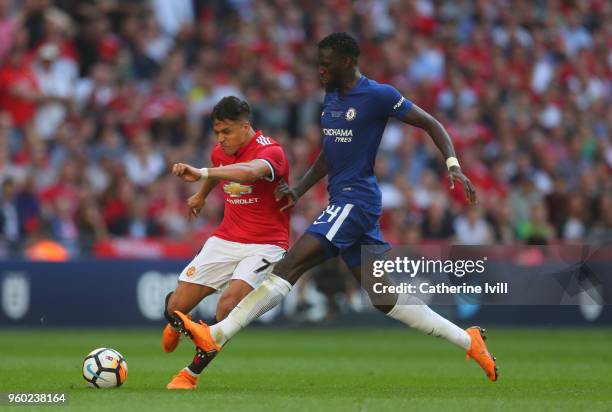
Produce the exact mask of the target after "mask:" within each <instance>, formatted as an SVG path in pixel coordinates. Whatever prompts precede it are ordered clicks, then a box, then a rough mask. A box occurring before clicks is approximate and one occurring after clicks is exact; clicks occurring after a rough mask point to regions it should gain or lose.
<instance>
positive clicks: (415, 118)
mask: <svg viewBox="0 0 612 412" xmlns="http://www.w3.org/2000/svg"><path fill="white" fill-rule="evenodd" d="M399 120H401V121H402V122H404V123H406V124H409V125H411V126H415V127H418V128H420V129H423V130H425V131H426V132H427V134H428V135H429V136H430V137H431V139H432V140H433V141H434V143H435V144H436V146H437V147H438V149H439V150H440V152H442V155H443V156H444V159H446V166H447V167H448V183H449V186H450V188H451V189H453V188H454V187H455V182H460V183H461V184H462V185H463V187H464V189H465V196H466V197H467V199H468V201H469V202H470V203H476V190H475V189H474V185H472V182H470V179H468V178H467V177H466V176H465V175H464V174H463V172H462V171H461V167H460V166H459V161H458V160H457V156H456V155H455V148H454V147H453V142H452V141H451V139H450V137H449V136H448V133H447V132H446V129H445V128H444V126H442V124H441V123H440V122H439V121H438V120H436V118H435V117H433V116H432V115H430V114H429V113H427V112H426V111H425V110H423V109H421V108H420V107H419V106H417V105H416V104H413V106H412V109H410V110H409V111H408V112H407V113H406V114H405V115H404V116H403V117H401V118H400V119H399Z"/></svg>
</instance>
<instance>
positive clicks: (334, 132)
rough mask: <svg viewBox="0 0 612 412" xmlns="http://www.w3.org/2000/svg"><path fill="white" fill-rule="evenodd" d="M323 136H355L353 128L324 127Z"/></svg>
mask: <svg viewBox="0 0 612 412" xmlns="http://www.w3.org/2000/svg"><path fill="white" fill-rule="evenodd" d="M322 130H323V136H331V137H353V130H352V129H322Z"/></svg>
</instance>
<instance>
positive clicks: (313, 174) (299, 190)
mask: <svg viewBox="0 0 612 412" xmlns="http://www.w3.org/2000/svg"><path fill="white" fill-rule="evenodd" d="M326 175H327V162H326V161H325V155H324V154H323V151H321V153H320V154H319V156H318V157H317V160H315V162H314V163H313V165H312V166H310V169H308V170H307V171H306V173H305V174H304V176H303V177H302V178H301V179H300V181H299V182H298V184H297V185H296V186H295V187H294V188H291V187H289V185H287V183H286V182H285V181H284V180H283V181H281V182H280V184H279V185H278V187H277V188H276V190H275V191H274V197H275V198H276V201H277V202H278V201H280V200H281V199H282V198H284V197H288V198H289V202H288V203H287V204H286V205H285V206H283V207H282V208H281V211H284V210H287V209H289V208H291V207H293V206H294V205H295V202H296V201H297V200H298V199H299V198H300V197H302V195H303V194H304V193H306V192H307V191H308V190H309V189H310V188H311V187H312V186H314V185H315V183H317V182H318V181H319V180H321V179H323V178H324V177H325V176H326Z"/></svg>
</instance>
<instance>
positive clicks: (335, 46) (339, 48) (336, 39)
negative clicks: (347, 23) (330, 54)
mask: <svg viewBox="0 0 612 412" xmlns="http://www.w3.org/2000/svg"><path fill="white" fill-rule="evenodd" d="M319 49H332V50H333V51H334V53H338V54H342V55H344V56H350V57H353V58H355V59H357V58H358V57H359V53H360V50H359V44H357V40H355V38H354V37H353V36H351V35H350V34H348V33H346V32H341V33H332V34H330V35H329V36H327V37H325V38H324V39H323V40H321V41H320V42H319Z"/></svg>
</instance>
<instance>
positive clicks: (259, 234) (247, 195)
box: [210, 130, 290, 249]
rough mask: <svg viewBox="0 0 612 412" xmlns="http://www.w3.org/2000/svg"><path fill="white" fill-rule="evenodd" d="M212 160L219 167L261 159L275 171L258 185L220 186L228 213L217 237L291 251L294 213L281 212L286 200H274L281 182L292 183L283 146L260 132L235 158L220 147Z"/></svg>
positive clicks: (215, 234)
mask: <svg viewBox="0 0 612 412" xmlns="http://www.w3.org/2000/svg"><path fill="white" fill-rule="evenodd" d="M210 157H211V160H212V164H213V166H215V167H217V166H227V165H231V164H234V163H243V162H249V161H251V160H255V159H261V160H264V161H265V162H267V163H268V165H269V166H270V170H271V171H272V176H271V177H270V178H264V179H259V180H257V181H255V182H249V183H236V182H230V181H227V180H221V181H220V182H219V186H221V189H222V190H223V192H224V193H225V209H224V212H223V221H222V222H221V224H220V225H219V227H218V228H217V230H215V232H214V233H213V236H217V237H220V238H221V239H225V240H229V241H231V242H239V243H258V244H269V245H277V246H280V247H282V248H283V249H288V248H289V216H290V211H288V210H286V211H284V212H281V211H280V208H281V207H282V206H283V204H285V203H286V200H283V201H281V202H276V200H275V199H274V190H275V189H276V187H277V186H278V181H279V179H280V178H284V179H285V181H286V182H289V165H288V163H287V158H286V157H285V152H284V151H283V148H282V147H281V145H280V144H278V143H277V142H276V141H274V140H273V139H271V138H269V137H266V136H264V135H262V133H261V131H260V130H258V131H257V133H255V135H254V136H253V137H252V138H251V140H250V141H249V142H248V143H247V144H246V146H243V147H241V148H240V149H238V151H237V152H236V154H235V155H234V156H228V155H226V154H225V153H223V150H221V146H219V144H217V145H216V146H215V148H214V149H213V151H212V153H211V156H210Z"/></svg>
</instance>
